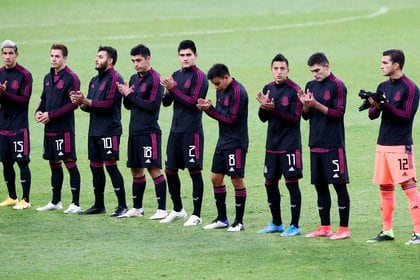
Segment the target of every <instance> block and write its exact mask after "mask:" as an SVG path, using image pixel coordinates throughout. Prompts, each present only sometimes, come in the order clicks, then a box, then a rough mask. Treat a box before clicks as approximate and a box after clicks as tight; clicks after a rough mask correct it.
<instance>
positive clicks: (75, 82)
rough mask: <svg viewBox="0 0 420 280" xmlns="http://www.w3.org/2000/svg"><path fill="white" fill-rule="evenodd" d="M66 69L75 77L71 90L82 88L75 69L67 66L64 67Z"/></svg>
mask: <svg viewBox="0 0 420 280" xmlns="http://www.w3.org/2000/svg"><path fill="white" fill-rule="evenodd" d="M64 71H66V73H68V74H70V75H71V76H72V77H73V87H72V89H70V90H74V91H78V90H80V80H79V77H78V76H77V74H76V73H74V72H73V70H71V69H70V67H68V66H66V67H65V68H64Z"/></svg>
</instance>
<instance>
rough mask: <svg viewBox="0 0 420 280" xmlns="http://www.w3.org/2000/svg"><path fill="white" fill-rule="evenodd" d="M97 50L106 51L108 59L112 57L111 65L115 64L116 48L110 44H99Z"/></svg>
mask: <svg viewBox="0 0 420 280" xmlns="http://www.w3.org/2000/svg"><path fill="white" fill-rule="evenodd" d="M98 52H106V55H107V57H108V59H112V62H111V63H112V65H115V64H116V63H117V58H118V54H117V50H116V49H115V48H113V47H110V46H99V48H98Z"/></svg>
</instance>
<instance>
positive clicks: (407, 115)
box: [382, 86, 419, 121]
mask: <svg viewBox="0 0 420 280" xmlns="http://www.w3.org/2000/svg"><path fill="white" fill-rule="evenodd" d="M406 92H407V94H402V96H406V98H405V99H404V101H403V106H402V109H399V108H397V107H395V106H393V105H391V104H390V102H385V103H384V104H383V105H382V110H383V111H387V112H390V113H391V114H392V115H393V117H395V118H396V119H400V120H403V121H407V120H409V119H411V118H412V117H413V115H414V114H415V113H416V109H417V106H418V102H419V100H418V96H419V92H418V88H417V87H415V86H413V87H407V89H406Z"/></svg>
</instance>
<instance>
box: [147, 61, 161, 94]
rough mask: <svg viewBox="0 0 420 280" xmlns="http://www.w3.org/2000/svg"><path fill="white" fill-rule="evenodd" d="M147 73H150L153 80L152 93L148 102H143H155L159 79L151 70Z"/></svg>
mask: <svg viewBox="0 0 420 280" xmlns="http://www.w3.org/2000/svg"><path fill="white" fill-rule="evenodd" d="M149 72H150V75H151V76H152V79H153V88H152V91H151V92H150V98H149V100H145V101H151V102H153V101H155V99H156V95H157V93H158V89H159V83H160V77H159V75H158V74H157V73H156V71H155V70H154V69H153V68H151V69H150V71H149Z"/></svg>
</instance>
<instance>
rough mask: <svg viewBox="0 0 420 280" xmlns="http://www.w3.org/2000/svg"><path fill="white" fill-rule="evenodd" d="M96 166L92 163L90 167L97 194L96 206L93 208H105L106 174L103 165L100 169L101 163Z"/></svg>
mask: <svg viewBox="0 0 420 280" xmlns="http://www.w3.org/2000/svg"><path fill="white" fill-rule="evenodd" d="M94 165H95V166H92V163H91V165H90V170H91V171H92V178H93V193H94V194H95V204H94V205H93V206H94V207H96V208H104V207H105V202H104V191H105V172H104V168H103V167H102V165H101V166H100V167H99V163H95V164H94Z"/></svg>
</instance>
